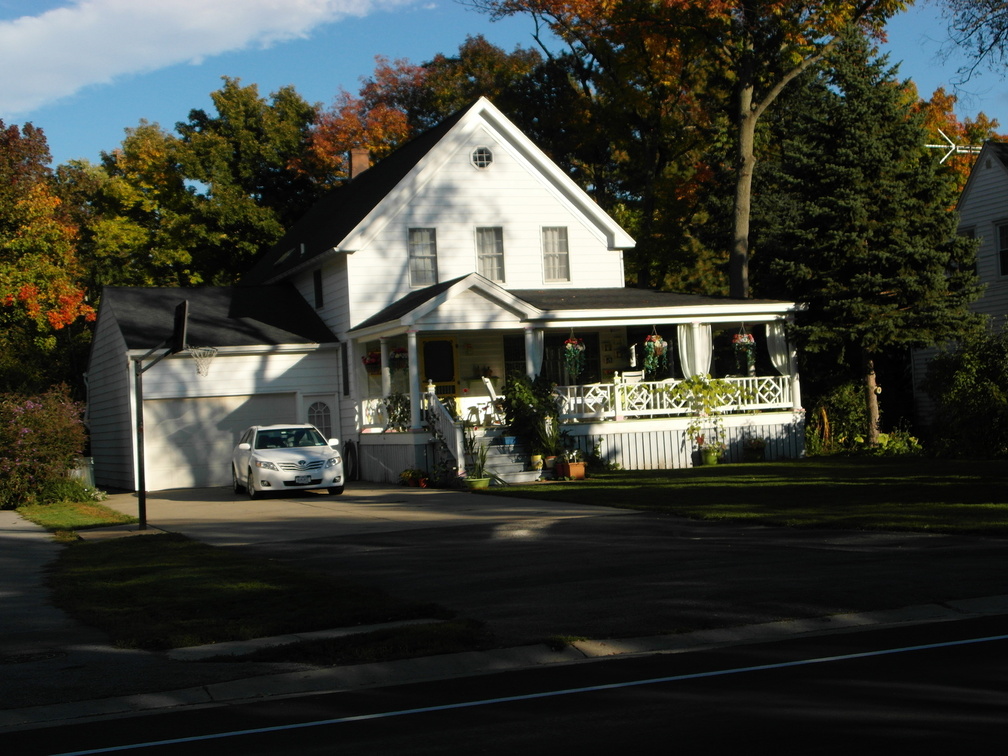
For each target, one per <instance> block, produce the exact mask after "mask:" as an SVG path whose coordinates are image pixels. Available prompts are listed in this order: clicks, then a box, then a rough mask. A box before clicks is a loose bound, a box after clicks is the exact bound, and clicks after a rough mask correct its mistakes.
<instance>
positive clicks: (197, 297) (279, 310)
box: [99, 284, 337, 349]
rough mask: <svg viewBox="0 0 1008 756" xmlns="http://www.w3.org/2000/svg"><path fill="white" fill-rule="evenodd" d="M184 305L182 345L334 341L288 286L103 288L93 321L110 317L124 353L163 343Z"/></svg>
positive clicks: (291, 287) (302, 299)
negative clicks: (186, 320)
mask: <svg viewBox="0 0 1008 756" xmlns="http://www.w3.org/2000/svg"><path fill="white" fill-rule="evenodd" d="M182 300H188V301H189V324H188V328H187V337H188V338H187V341H188V342H189V343H190V344H191V345H193V346H213V347H228V346H259V345H266V346H276V345H280V344H322V343H330V342H335V341H336V340H337V339H336V337H335V336H333V334H332V332H331V331H330V330H329V329H328V328H327V327H326V325H325V324H324V323H323V322H322V320H321V319H320V318H319V316H318V314H317V313H316V312H315V311H314V310H313V309H312V308H311V307H310V306H309V305H308V303H307V302H305V300H304V298H303V297H302V296H301V295H300V294H299V293H298V291H297V290H296V289H295V288H294V287H293V286H289V285H286V284H281V285H277V286H248V287H233V286H212V287H206V288H200V289H181V288H177V287H170V288H169V287H161V288H146V287H139V286H124V287H118V286H107V287H105V289H104V290H103V292H102V302H101V308H100V311H99V317H102V316H103V315H104V314H105V313H106V312H108V313H110V314H111V315H112V316H113V317H114V318H115V322H116V323H117V325H118V326H119V330H120V332H121V333H122V335H123V338H124V339H125V341H126V346H127V348H129V349H153V348H154V347H156V346H158V345H159V344H161V343H163V342H165V341H168V339H169V338H170V337H171V334H172V330H173V328H174V314H175V307H176V306H177V305H178V303H179V302H181V301H182Z"/></svg>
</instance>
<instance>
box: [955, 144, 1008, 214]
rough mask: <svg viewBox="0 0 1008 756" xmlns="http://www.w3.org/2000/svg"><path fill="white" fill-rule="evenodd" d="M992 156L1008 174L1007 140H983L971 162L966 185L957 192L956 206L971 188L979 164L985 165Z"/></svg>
mask: <svg viewBox="0 0 1008 756" xmlns="http://www.w3.org/2000/svg"><path fill="white" fill-rule="evenodd" d="M992 158H993V159H994V160H995V161H996V162H997V163H998V165H999V166H1000V168H1001V171H1002V172H1003V173H1004V175H1005V176H1008V142H984V144H983V147H981V148H980V154H979V155H977V159H976V160H975V161H974V162H973V167H972V168H971V169H970V174H969V177H968V178H967V179H966V186H964V187H963V190H962V192H961V193H960V194H959V199H958V201H957V202H956V208H959V207H960V206H962V203H963V202H964V201H965V199H966V197H967V196H968V195H969V193H970V191H971V190H972V188H973V183H974V178H975V177H976V176H978V175H979V171H980V169H981V166H984V165H986V164H987V161H988V160H990V159H992Z"/></svg>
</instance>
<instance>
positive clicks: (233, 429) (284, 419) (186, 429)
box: [144, 393, 298, 491]
mask: <svg viewBox="0 0 1008 756" xmlns="http://www.w3.org/2000/svg"><path fill="white" fill-rule="evenodd" d="M297 418H298V401H297V395H296V394H294V393H286V394H267V395H264V396H213V397H202V398H198V399H153V400H151V401H147V402H144V438H145V444H144V454H145V456H146V459H147V488H148V490H150V491H159V490H161V489H165V488H203V487H206V486H226V485H230V484H231V474H230V472H229V471H230V467H229V462H230V460H231V451H232V450H233V449H234V446H235V444H237V443H238V437H239V436H240V435H241V433H242V431H244V430H245V429H246V428H248V427H249V426H250V425H270V424H272V423H293V422H298V419H297Z"/></svg>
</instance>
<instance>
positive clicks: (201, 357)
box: [186, 346, 217, 376]
mask: <svg viewBox="0 0 1008 756" xmlns="http://www.w3.org/2000/svg"><path fill="white" fill-rule="evenodd" d="M186 351H187V352H188V353H189V356H190V357H192V358H193V359H194V360H196V372H197V373H199V374H200V375H202V376H206V375H208V374H209V373H210V363H211V362H212V361H213V358H214V355H216V354H217V349H216V347H194V346H187V347H186Z"/></svg>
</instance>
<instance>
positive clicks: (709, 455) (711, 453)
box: [700, 449, 721, 465]
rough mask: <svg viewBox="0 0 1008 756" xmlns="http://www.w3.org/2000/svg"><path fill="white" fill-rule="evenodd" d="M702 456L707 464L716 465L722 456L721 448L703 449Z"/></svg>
mask: <svg viewBox="0 0 1008 756" xmlns="http://www.w3.org/2000/svg"><path fill="white" fill-rule="evenodd" d="M700 458H701V459H702V460H703V463H704V464H705V465H716V464H717V463H718V460H719V459H720V458H721V450H720V449H701V450H700Z"/></svg>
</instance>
